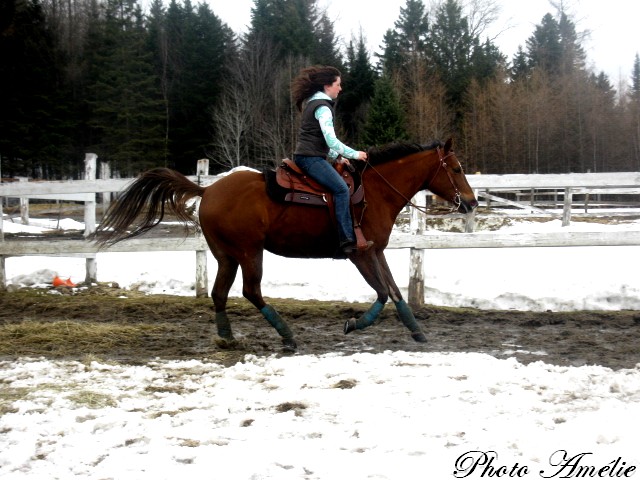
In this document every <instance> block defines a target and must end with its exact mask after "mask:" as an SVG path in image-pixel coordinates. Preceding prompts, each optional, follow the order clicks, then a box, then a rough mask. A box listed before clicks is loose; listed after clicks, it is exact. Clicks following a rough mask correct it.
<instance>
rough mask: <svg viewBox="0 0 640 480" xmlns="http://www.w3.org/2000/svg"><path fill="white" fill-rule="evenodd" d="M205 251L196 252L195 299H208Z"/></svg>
mask: <svg viewBox="0 0 640 480" xmlns="http://www.w3.org/2000/svg"><path fill="white" fill-rule="evenodd" d="M208 281H209V279H208V278H207V251H206V250H196V297H198V298H202V297H208V296H209V291H208Z"/></svg>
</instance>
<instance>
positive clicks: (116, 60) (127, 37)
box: [92, 0, 165, 176]
mask: <svg viewBox="0 0 640 480" xmlns="http://www.w3.org/2000/svg"><path fill="white" fill-rule="evenodd" d="M105 15H106V17H105V36H104V42H105V43H104V47H105V48H104V49H103V50H102V55H103V57H102V59H101V63H102V66H103V69H101V70H100V71H99V72H98V73H97V81H96V83H95V84H94V85H93V96H94V99H95V100H94V102H93V115H92V124H93V126H94V127H95V130H96V132H97V134H98V135H99V143H98V145H97V147H98V149H99V151H100V152H101V157H102V159H104V160H108V161H110V162H111V164H112V168H113V169H114V170H115V171H120V172H121V173H122V174H124V175H127V176H133V175H134V174H136V173H138V172H139V171H140V170H144V169H147V168H149V167H150V166H153V165H157V163H158V161H162V160H161V159H164V151H163V147H164V143H163V142H162V138H163V128H164V124H165V118H164V108H163V104H162V98H161V96H160V94H159V91H158V89H157V84H156V82H155V77H154V75H153V68H152V62H151V55H150V53H148V51H147V50H146V46H147V37H146V30H145V29H144V25H143V18H142V12H141V10H140V7H139V5H137V4H136V2H135V0H108V1H107V4H106V12H105Z"/></svg>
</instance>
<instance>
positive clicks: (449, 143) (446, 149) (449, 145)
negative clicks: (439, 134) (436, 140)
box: [444, 137, 453, 153]
mask: <svg viewBox="0 0 640 480" xmlns="http://www.w3.org/2000/svg"><path fill="white" fill-rule="evenodd" d="M452 148H453V138H451V137H449V140H447V141H446V142H445V144H444V152H445V153H447V152H449V151H450V150H451V149H452Z"/></svg>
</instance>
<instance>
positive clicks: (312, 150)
mask: <svg viewBox="0 0 640 480" xmlns="http://www.w3.org/2000/svg"><path fill="white" fill-rule="evenodd" d="M322 105H324V106H327V107H329V109H330V110H331V114H332V115H333V116H334V118H335V111H334V109H333V107H334V105H335V102H332V101H331V100H326V99H322V98H319V99H317V100H311V101H310V102H308V103H307V104H306V105H305V107H304V109H303V110H302V121H301V122H300V132H299V135H298V144H297V145H296V149H295V151H294V153H295V154H296V155H304V156H306V157H324V158H327V154H328V153H329V146H328V145H327V142H326V141H325V139H324V135H322V130H321V129H320V122H319V121H318V120H316V117H315V112H316V109H317V108H318V107H320V106H322Z"/></svg>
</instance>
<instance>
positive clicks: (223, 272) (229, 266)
mask: <svg viewBox="0 0 640 480" xmlns="http://www.w3.org/2000/svg"><path fill="white" fill-rule="evenodd" d="M215 257H216V260H217V261H218V273H217V274H216V280H215V282H214V284H213V288H212V289H211V299H212V300H213V305H214V308H215V311H216V326H217V327H218V336H219V337H220V338H221V339H222V340H223V341H224V344H225V345H227V342H233V340H234V339H233V333H232V332H231V324H230V323H229V318H228V317H227V299H228V298H229V290H230V289H231V285H233V281H234V280H235V278H236V273H237V272H238V262H237V261H236V259H234V258H233V257H231V256H229V255H225V254H216V255H215Z"/></svg>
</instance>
